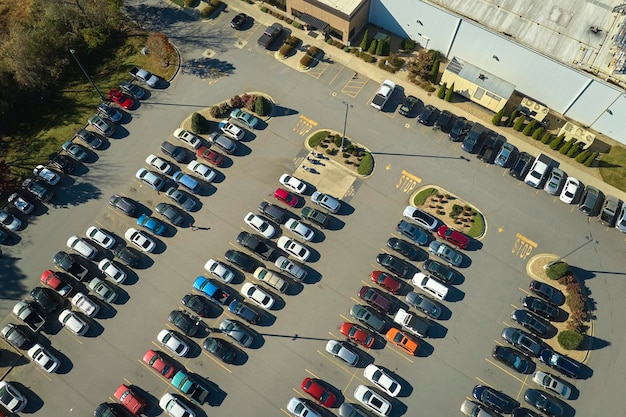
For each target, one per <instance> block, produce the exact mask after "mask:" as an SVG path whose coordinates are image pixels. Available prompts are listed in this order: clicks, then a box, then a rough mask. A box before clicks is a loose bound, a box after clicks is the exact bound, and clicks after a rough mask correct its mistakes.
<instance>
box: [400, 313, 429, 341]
mask: <svg viewBox="0 0 626 417" xmlns="http://www.w3.org/2000/svg"><path fill="white" fill-rule="evenodd" d="M393 321H394V322H395V323H398V324H399V325H400V326H402V328H403V329H406V330H407V331H409V332H411V333H413V334H415V335H418V336H420V337H426V336H428V332H429V330H430V322H429V321H428V320H427V319H425V318H422V317H420V316H418V315H416V314H411V313H409V312H408V311H406V310H404V309H402V308H401V309H399V310H398V312H397V313H396V315H395V316H394V317H393Z"/></svg>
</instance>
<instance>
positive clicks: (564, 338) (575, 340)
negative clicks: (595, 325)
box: [557, 330, 584, 350]
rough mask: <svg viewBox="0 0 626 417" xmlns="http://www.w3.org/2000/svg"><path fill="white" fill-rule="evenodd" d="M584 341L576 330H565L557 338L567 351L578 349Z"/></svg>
mask: <svg viewBox="0 0 626 417" xmlns="http://www.w3.org/2000/svg"><path fill="white" fill-rule="evenodd" d="M583 339H584V336H583V335H582V334H580V333H578V332H577V331H574V330H563V331H561V332H559V334H558V336H557V340H558V342H559V345H561V347H562V348H563V349H566V350H574V349H578V347H579V346H580V344H581V343H582V341H583Z"/></svg>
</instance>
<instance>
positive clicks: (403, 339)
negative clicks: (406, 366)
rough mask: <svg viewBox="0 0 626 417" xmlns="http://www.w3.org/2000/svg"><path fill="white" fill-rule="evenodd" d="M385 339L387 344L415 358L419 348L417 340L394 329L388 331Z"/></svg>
mask: <svg viewBox="0 0 626 417" xmlns="http://www.w3.org/2000/svg"><path fill="white" fill-rule="evenodd" d="M385 337H386V338H387V341H388V342H391V343H392V344H394V345H396V346H397V347H399V348H400V349H402V350H404V351H405V352H406V353H408V354H409V355H411V356H415V355H416V354H417V351H418V350H419V348H420V344H419V342H418V341H417V340H415V339H413V337H412V336H409V335H408V334H406V333H404V331H401V330H398V329H396V328H395V327H392V328H391V329H389V330H388V331H387V333H386V334H385Z"/></svg>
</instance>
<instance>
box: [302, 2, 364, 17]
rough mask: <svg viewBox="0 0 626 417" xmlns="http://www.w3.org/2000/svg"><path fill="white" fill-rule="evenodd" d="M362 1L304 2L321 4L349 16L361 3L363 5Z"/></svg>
mask: <svg viewBox="0 0 626 417" xmlns="http://www.w3.org/2000/svg"><path fill="white" fill-rule="evenodd" d="M363 1H364V0H315V1H314V2H309V1H306V2H307V3H311V4H315V3H321V4H323V5H325V6H328V7H330V8H332V9H335V10H337V11H338V12H340V13H344V14H345V15H347V16H351V15H352V13H353V12H354V11H355V10H356V9H357V8H358V7H359V6H360V5H361V3H363Z"/></svg>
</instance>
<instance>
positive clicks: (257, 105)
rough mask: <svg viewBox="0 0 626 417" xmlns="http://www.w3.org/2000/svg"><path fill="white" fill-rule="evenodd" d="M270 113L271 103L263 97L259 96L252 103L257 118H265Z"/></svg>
mask: <svg viewBox="0 0 626 417" xmlns="http://www.w3.org/2000/svg"><path fill="white" fill-rule="evenodd" d="M270 111H272V103H271V102H270V101H269V100H268V99H266V98H265V97H264V96H259V97H258V98H257V99H256V101H255V102H254V112H255V113H256V114H258V115H259V116H267V115H268V114H270Z"/></svg>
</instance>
